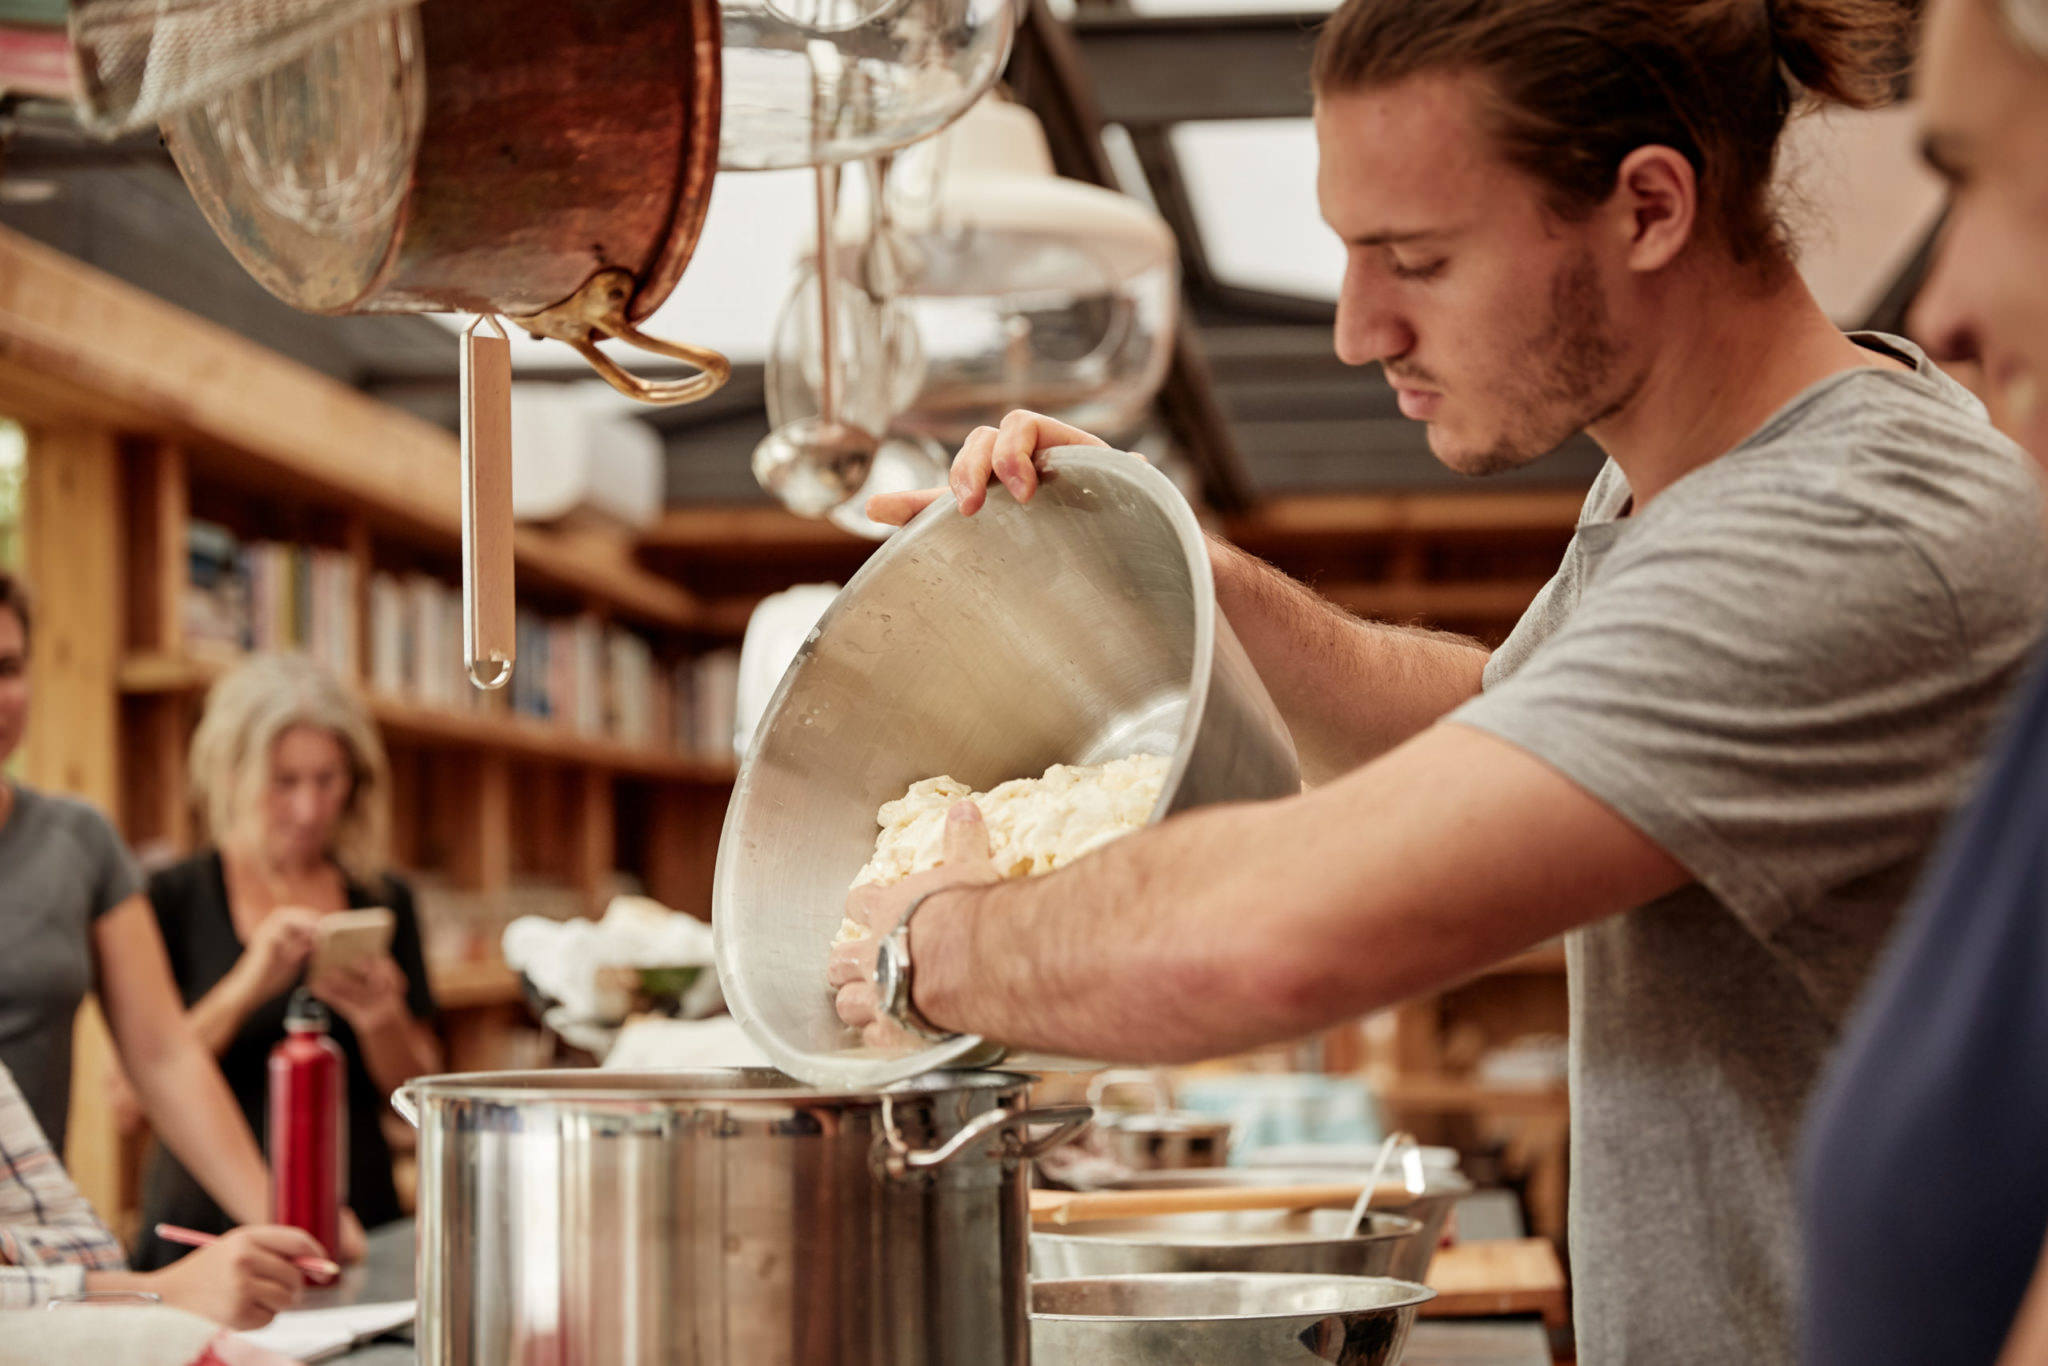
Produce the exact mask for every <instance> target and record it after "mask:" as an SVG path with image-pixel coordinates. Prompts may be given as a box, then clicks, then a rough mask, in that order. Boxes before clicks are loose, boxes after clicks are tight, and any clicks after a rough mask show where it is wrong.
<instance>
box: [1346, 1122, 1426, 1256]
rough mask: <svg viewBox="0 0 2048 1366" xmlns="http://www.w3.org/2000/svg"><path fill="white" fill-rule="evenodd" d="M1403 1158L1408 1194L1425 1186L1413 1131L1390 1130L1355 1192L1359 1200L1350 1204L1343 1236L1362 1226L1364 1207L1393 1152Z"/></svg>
mask: <svg viewBox="0 0 2048 1366" xmlns="http://www.w3.org/2000/svg"><path fill="white" fill-rule="evenodd" d="M1397 1152H1398V1153H1401V1154H1402V1155H1403V1157H1405V1158H1406V1163H1405V1164H1404V1167H1403V1174H1404V1179H1403V1183H1402V1184H1403V1185H1404V1186H1406V1187H1407V1190H1408V1193H1409V1194H1410V1195H1420V1194H1422V1192H1423V1191H1424V1190H1426V1189H1428V1186H1429V1181H1428V1178H1427V1177H1426V1176H1425V1174H1424V1173H1423V1170H1422V1145H1421V1144H1419V1143H1417V1142H1416V1141H1415V1135H1413V1134H1407V1133H1391V1134H1388V1135H1387V1138H1386V1141H1385V1142H1384V1143H1382V1144H1380V1152H1379V1156H1378V1157H1377V1158H1375V1159H1374V1160H1373V1164H1372V1171H1371V1173H1370V1174H1369V1175H1368V1176H1367V1177H1366V1178H1365V1189H1364V1190H1362V1191H1360V1192H1359V1193H1358V1201H1357V1203H1356V1204H1354V1205H1352V1207H1351V1213H1350V1215H1349V1217H1347V1218H1346V1220H1345V1222H1344V1230H1343V1236H1344V1237H1346V1238H1356V1237H1357V1236H1358V1231H1359V1230H1360V1229H1362V1228H1364V1227H1365V1215H1366V1211H1367V1210H1368V1209H1369V1208H1370V1207H1371V1206H1372V1202H1373V1196H1374V1194H1375V1193H1376V1192H1377V1191H1378V1188H1379V1184H1380V1176H1381V1175H1382V1174H1383V1173H1384V1172H1385V1171H1386V1170H1387V1164H1388V1163H1389V1162H1391V1161H1393V1160H1394V1154H1395V1153H1397Z"/></svg>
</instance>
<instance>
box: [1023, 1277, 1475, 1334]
mask: <svg viewBox="0 0 2048 1366" xmlns="http://www.w3.org/2000/svg"><path fill="white" fill-rule="evenodd" d="M1091 1284H1093V1285H1109V1284H1119V1285H1125V1286H1131V1287H1134V1288H1157V1289H1160V1290H1170V1289H1176V1288H1185V1289H1187V1290H1188V1291H1190V1292H1195V1291H1199V1290H1201V1289H1203V1288H1206V1287H1215V1288H1219V1289H1227V1290H1237V1291H1245V1290H1251V1291H1257V1290H1271V1291H1273V1292H1275V1293H1282V1292H1285V1291H1288V1290H1320V1291H1324V1292H1326V1297H1327V1299H1328V1300H1329V1301H1330V1302H1329V1303H1325V1304H1318V1305H1314V1306H1312V1307H1301V1308H1288V1309H1274V1310H1271V1311H1269V1312H1265V1313H1238V1314H1186V1313H1168V1314H1052V1313H1044V1312H1041V1311H1040V1310H1038V1309H1037V1308H1033V1309H1032V1311H1031V1320H1032V1322H1034V1323H1101V1324H1112V1323H1160V1324H1167V1323H1265V1322H1279V1321H1285V1320H1288V1319H1301V1318H1320V1317H1323V1316H1325V1315H1328V1314H1351V1313H1370V1312H1373V1311H1377V1310H1387V1311H1392V1310H1400V1309H1412V1308H1414V1307H1415V1306H1417V1305H1422V1304H1427V1303H1429V1301H1431V1300H1433V1299H1435V1298H1436V1291H1434V1290H1431V1289H1430V1288H1429V1287H1428V1286H1426V1285H1421V1284H1418V1283H1417V1282H1415V1281H1402V1280H1396V1279H1394V1278H1393V1277H1390V1276H1298V1275H1293V1274H1289V1273H1283V1272H1260V1271H1243V1272H1204V1271H1159V1272H1147V1273H1142V1274H1138V1275H1129V1276H1068V1277H1063V1278H1060V1279H1058V1280H1044V1281H1038V1280H1034V1281H1033V1282H1032V1283H1031V1298H1032V1303H1033V1305H1034V1306H1035V1305H1036V1304H1037V1302H1038V1296H1039V1292H1040V1291H1043V1290H1052V1291H1055V1292H1057V1291H1060V1290H1064V1289H1066V1288H1068V1287H1084V1286H1087V1285H1091ZM1381 1296H1387V1297H1386V1298H1381ZM1352 1297H1355V1299H1353V1301H1352V1302H1350V1303H1344V1302H1343V1301H1344V1300H1346V1299H1350V1298H1352Z"/></svg>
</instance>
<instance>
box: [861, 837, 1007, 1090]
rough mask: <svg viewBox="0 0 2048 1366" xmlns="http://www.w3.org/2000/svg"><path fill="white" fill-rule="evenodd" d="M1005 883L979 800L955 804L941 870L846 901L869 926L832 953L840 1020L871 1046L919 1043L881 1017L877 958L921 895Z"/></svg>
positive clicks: (863, 890)
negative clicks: (860, 936)
mask: <svg viewBox="0 0 2048 1366" xmlns="http://www.w3.org/2000/svg"><path fill="white" fill-rule="evenodd" d="M1000 880H1001V874H999V873H998V872H996V867H995V864H994V863H992V862H990V861H989V843H988V826H987V825H986V824H985V823H984V822H983V821H982V818H981V808H980V807H978V806H976V805H975V804H974V803H973V802H955V803H954V804H953V807H952V809H951V810H949V811H947V812H946V836H945V844H944V847H943V850H942V855H941V861H940V864H939V866H938V867H936V868H934V869H932V870H931V871H930V872H927V873H919V874H917V875H916V876H914V877H907V878H905V879H903V881H901V882H896V883H891V884H890V885H889V886H887V887H856V888H854V890H853V894H852V895H851V896H849V897H847V899H846V916H847V918H848V919H849V920H851V921H853V922H854V923H855V924H857V925H864V926H866V927H867V931H868V932H867V936H866V937H865V938H863V939H854V940H849V941H848V942H846V943H844V944H840V945H838V946H836V947H835V948H834V949H833V950H832V960H831V963H830V965H829V966H828V967H827V968H826V980H827V981H828V982H829V983H830V984H831V985H832V986H833V987H834V988H836V989H837V991H838V993H839V995H838V998H837V1005H838V1009H839V1018H840V1019H842V1020H844V1021H845V1022H846V1023H847V1024H849V1025H851V1026H852V1027H853V1028H855V1029H858V1030H859V1031H860V1032H861V1041H862V1042H863V1043H865V1044H867V1045H868V1046H869V1047H871V1048H882V1049H899V1048H902V1047H905V1046H907V1045H909V1044H910V1043H912V1042H913V1040H912V1039H911V1037H910V1035H909V1034H907V1033H906V1032H905V1031H904V1029H903V1027H902V1026H901V1025H899V1024H897V1023H896V1021H894V1020H892V1019H889V1018H888V1017H887V1016H884V1015H882V1014H881V1013H880V1005H879V1002H878V1000H877V997H876V995H875V954H876V952H877V950H878V949H879V948H880V946H881V942H882V940H883V939H884V938H886V937H887V936H888V935H889V933H890V932H891V931H892V930H894V929H895V928H896V927H897V926H898V925H900V924H901V923H903V917H904V915H905V913H906V912H908V911H909V910H910V908H911V906H912V905H913V904H914V903H915V902H916V901H917V899H918V898H919V897H921V896H924V895H926V894H928V893H931V892H935V891H939V890H942V889H944V888H947V887H975V886H985V885H986V884H988V883H991V882H997V881H1000Z"/></svg>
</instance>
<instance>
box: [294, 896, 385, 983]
mask: <svg viewBox="0 0 2048 1366" xmlns="http://www.w3.org/2000/svg"><path fill="white" fill-rule="evenodd" d="M397 924H398V919H397V917H396V916H394V915H392V914H391V910H390V908H389V907H386V906H371V907H368V908H367V909H364V910H360V911H332V912H330V913H328V914H327V915H323V916H321V917H320V923H319V924H318V925H317V926H316V927H315V928H314V931H313V933H314V935H315V936H316V937H315V939H314V941H313V954H312V957H311V958H310V959H308V960H307V963H306V980H307V981H309V982H311V981H315V980H317V979H319V978H320V977H322V976H324V975H325V974H327V973H329V972H342V971H346V970H347V969H349V968H352V967H354V966H355V965H356V964H358V963H361V962H364V961H366V960H368V959H371V958H375V957H376V956H377V955H378V954H380V953H388V952H389V951H390V949H391V932H392V930H393V929H394V928H395V927H396V926H397Z"/></svg>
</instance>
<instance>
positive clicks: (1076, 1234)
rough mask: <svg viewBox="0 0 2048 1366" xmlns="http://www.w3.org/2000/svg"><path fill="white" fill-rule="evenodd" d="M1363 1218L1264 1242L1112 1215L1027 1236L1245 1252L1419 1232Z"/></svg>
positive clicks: (1397, 1221) (1389, 1218)
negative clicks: (1325, 1232)
mask: <svg viewBox="0 0 2048 1366" xmlns="http://www.w3.org/2000/svg"><path fill="white" fill-rule="evenodd" d="M1337 1212H1338V1213H1344V1214H1347V1215H1348V1213H1349V1211H1337ZM1173 1217H1175V1216H1173V1215H1170V1214H1169V1215H1153V1216H1150V1219H1151V1220H1159V1221H1164V1220H1166V1219H1171V1218H1173ZM1366 1219H1367V1221H1368V1222H1369V1223H1370V1225H1371V1227H1372V1230H1373V1231H1372V1232H1370V1233H1361V1234H1359V1235H1358V1236H1357V1237H1354V1238H1331V1237H1326V1236H1322V1235H1315V1234H1312V1235H1311V1236H1307V1237H1301V1238H1273V1239H1269V1240H1267V1241H1264V1242H1257V1241H1252V1240H1250V1239H1247V1238H1245V1237H1244V1236H1243V1235H1237V1236H1234V1237H1226V1236H1222V1235H1220V1234H1216V1235H1210V1236H1207V1237H1205V1236H1203V1235H1202V1234H1200V1233H1176V1232H1174V1231H1173V1230H1172V1229H1170V1228H1153V1229H1133V1228H1130V1227H1129V1225H1131V1224H1133V1223H1136V1222H1139V1221H1138V1220H1125V1219H1116V1220H1104V1221H1103V1222H1104V1223H1109V1224H1114V1225H1115V1228H1114V1230H1113V1231H1109V1232H1103V1233H1089V1232H1086V1231H1085V1230H1086V1228H1087V1225H1085V1224H1074V1225H1071V1226H1070V1227H1068V1228H1066V1229H1064V1230H1061V1231H1059V1232H1053V1231H1051V1230H1040V1229H1033V1230H1032V1231H1031V1240H1032V1241H1033V1242H1039V1241H1041V1240H1042V1241H1044V1242H1047V1243H1087V1244H1090V1245H1098V1244H1103V1243H1108V1244H1112V1245H1115V1246H1126V1245H1134V1244H1136V1245H1143V1246H1148V1247H1228V1248H1241V1249H1243V1250H1244V1251H1246V1252H1260V1251H1263V1250H1265V1249H1268V1248H1289V1249H1293V1248H1319V1247H1355V1246H1357V1245H1358V1244H1360V1243H1392V1242H1399V1241H1400V1240H1401V1239H1403V1238H1412V1237H1414V1236H1415V1235H1416V1234H1418V1233H1420V1232H1422V1224H1421V1221H1419V1220H1415V1219H1410V1218H1409V1217H1408V1216H1407V1215H1405V1214H1383V1213H1381V1212H1379V1211H1378V1210H1374V1211H1371V1212H1370V1213H1368V1214H1367V1215H1366Z"/></svg>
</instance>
